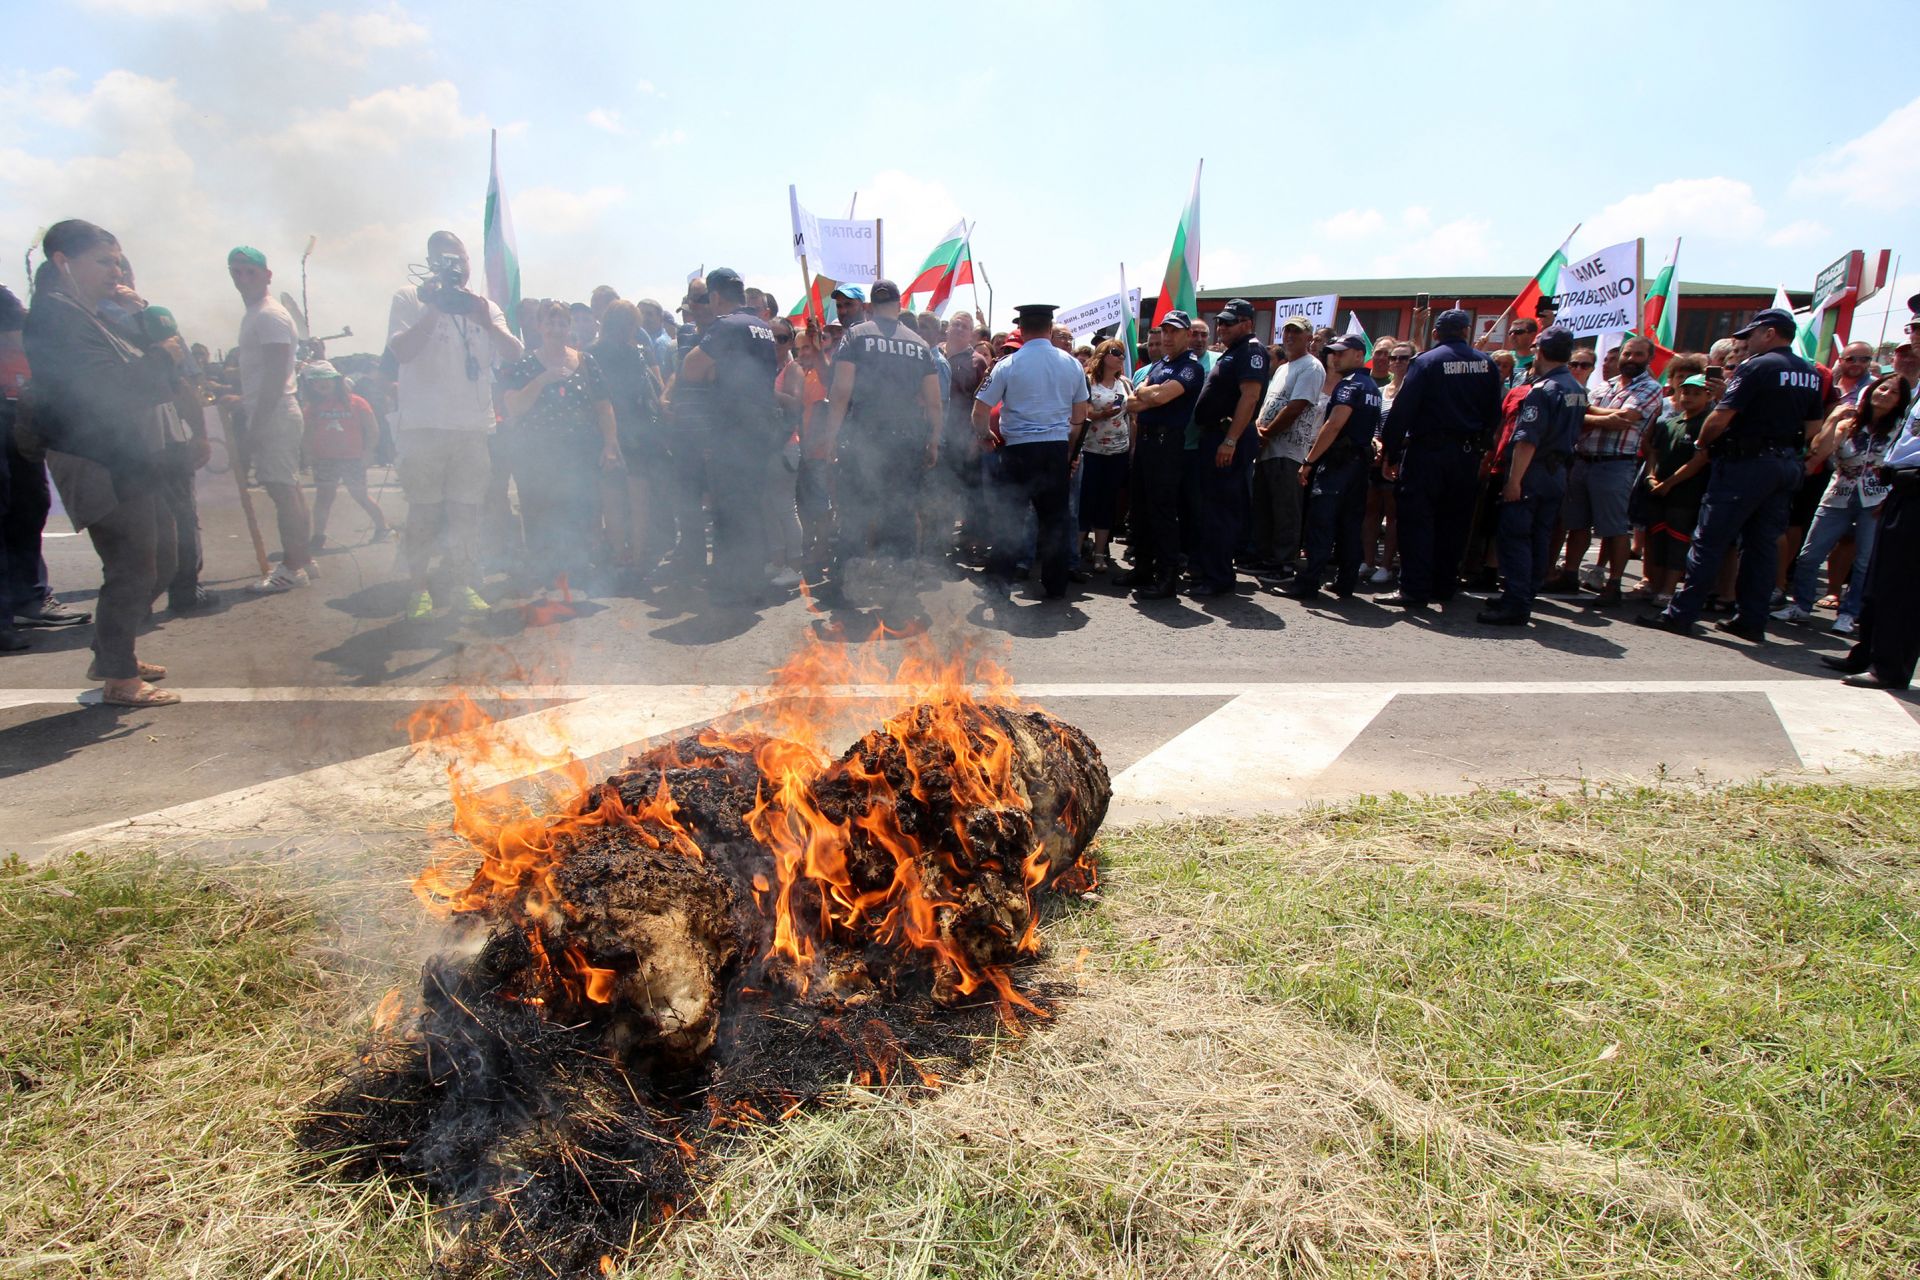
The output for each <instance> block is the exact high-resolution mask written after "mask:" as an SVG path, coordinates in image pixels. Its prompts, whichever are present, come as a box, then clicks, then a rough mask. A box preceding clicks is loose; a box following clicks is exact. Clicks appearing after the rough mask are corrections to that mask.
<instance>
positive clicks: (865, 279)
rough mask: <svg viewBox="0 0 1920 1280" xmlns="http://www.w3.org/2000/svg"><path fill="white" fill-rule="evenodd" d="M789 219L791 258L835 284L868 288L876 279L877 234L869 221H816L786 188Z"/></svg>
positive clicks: (878, 233) (859, 219) (797, 194)
mask: <svg viewBox="0 0 1920 1280" xmlns="http://www.w3.org/2000/svg"><path fill="white" fill-rule="evenodd" d="M787 204H788V206H789V208H790V210H791V212H792V215H793V257H794V261H796V262H798V261H800V259H801V258H802V257H805V259H806V261H807V265H808V266H809V267H810V268H812V269H813V271H815V272H816V273H818V274H819V275H823V276H825V277H826V278H827V279H829V280H832V281H835V282H836V283H839V284H859V285H868V284H872V283H873V282H874V281H875V280H877V279H878V278H879V276H880V268H879V257H880V232H879V229H878V227H877V226H876V224H875V221H874V220H873V219H871V218H864V219H861V218H816V217H814V216H813V214H812V213H810V212H808V211H807V209H806V208H805V207H804V206H802V205H801V203H800V195H799V193H798V192H797V191H796V190H795V189H794V188H793V187H791V186H789V187H788V188H787Z"/></svg>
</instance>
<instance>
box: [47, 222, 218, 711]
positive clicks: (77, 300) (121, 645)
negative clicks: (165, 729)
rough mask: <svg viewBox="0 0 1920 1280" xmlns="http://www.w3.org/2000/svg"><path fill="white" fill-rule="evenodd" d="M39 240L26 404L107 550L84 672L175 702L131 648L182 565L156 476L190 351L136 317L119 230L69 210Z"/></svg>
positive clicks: (156, 671) (68, 498) (120, 690)
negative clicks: (180, 366)
mask: <svg viewBox="0 0 1920 1280" xmlns="http://www.w3.org/2000/svg"><path fill="white" fill-rule="evenodd" d="M42 249H43V251H44V253H45V255H46V260H45V261H44V262H42V263H41V264H40V268H39V270H38V271H37V272H35V274H34V279H33V305H32V306H31V308H30V309H29V310H28V312H27V325H26V332H25V334H24V338H25V343H26V349H27V361H28V363H29V364H30V365H31V366H32V370H33V373H32V382H31V384H30V403H31V411H32V414H33V424H34V431H35V432H36V434H37V435H38V437H39V438H40V439H41V440H43V441H44V442H45V443H46V447H47V469H48V471H50V472H51V473H52V474H53V482H54V485H55V487H57V488H58V489H59V490H60V499H61V502H62V503H63V504H65V506H66V509H67V513H68V514H69V515H70V516H71V517H72V518H73V523H74V526H75V527H76V528H78V529H81V530H83V531H84V532H85V533H86V534H87V536H88V537H89V538H90V539H91V540H92V541H93V547H94V550H95V551H96V552H98V553H99V556H100V567H101V570H102V581H101V584H100V602H99V605H98V607H97V608H96V610H95V613H94V636H93V652H94V660H93V666H92V668H91V669H90V670H89V671H88V672H87V675H88V678H89V679H94V680H103V681H105V682H106V691H105V695H104V697H103V698H102V701H104V702H106V703H108V704H111V705H115V706H127V707H158V706H167V705H169V704H171V703H175V702H178V701H180V695H178V694H176V693H169V692H167V691H165V690H161V689H156V688H154V687H153V685H152V684H151V683H149V682H150V681H154V680H158V679H160V678H162V677H163V676H165V675H166V674H167V672H166V668H164V667H157V666H154V665H152V664H151V663H145V662H141V661H139V659H137V658H136V657H135V656H134V651H133V647H134V636H135V634H136V633H137V632H138V631H139V629H140V627H141V626H142V625H143V624H144V623H145V622H146V620H147V615H148V613H149V611H150V610H151V609H152V607H153V601H154V597H155V596H156V595H157V594H158V593H159V591H160V589H161V588H162V587H163V586H164V585H165V584H166V583H167V582H168V581H169V580H170V579H172V577H173V573H174V557H175V535H174V530H173V517H172V514H171V512H170V510H169V509H168V507H167V505H166V504H165V503H163V502H161V501H160V500H159V498H158V496H157V485H158V468H159V466H160V462H161V458H162V451H163V449H164V447H165V443H166V436H165V422H164V416H163V413H162V410H161V406H163V405H166V404H168V403H169V402H171V401H172V399H173V397H174V394H175V391H176V383H175V368H176V362H177V361H178V360H180V359H182V358H184V355H185V352H184V350H183V348H182V347H181V344H180V339H179V338H178V337H177V336H176V337H170V338H159V337H158V331H157V330H156V329H153V328H149V327H146V326H142V325H140V324H139V323H138V322H139V316H140V312H142V311H144V309H145V306H146V304H145V303H144V302H142V301H141V300H140V298H139V297H138V296H136V295H135V294H134V293H133V291H132V290H131V289H129V288H127V287H126V285H125V284H124V283H123V282H122V276H121V259H120V244H119V241H117V240H115V239H114V237H113V236H112V235H111V234H109V233H108V232H106V231H103V230H102V229H100V228H99V227H96V226H94V225H93V224H92V223H90V222H82V221H80V220H79V219H77V218H75V219H68V220H67V221H65V222H59V223H56V224H54V226H52V227H51V228H49V229H48V231H47V234H46V239H45V241H44V242H43V243H42ZM109 298H113V299H115V300H117V301H119V302H120V303H121V304H122V305H123V306H125V307H127V308H128V309H129V310H131V311H132V312H133V313H134V321H135V324H134V328H135V329H136V330H137V331H140V332H143V333H148V334H153V335H154V337H153V338H150V339H147V340H145V341H143V342H142V343H135V342H130V341H128V340H127V339H126V338H124V337H122V336H121V335H119V334H117V333H115V332H114V331H113V330H112V329H110V328H108V326H107V325H106V324H105V323H103V322H102V321H101V319H100V317H99V315H98V314H97V311H98V308H99V305H100V304H101V303H102V302H104V301H106V300H107V299H109Z"/></svg>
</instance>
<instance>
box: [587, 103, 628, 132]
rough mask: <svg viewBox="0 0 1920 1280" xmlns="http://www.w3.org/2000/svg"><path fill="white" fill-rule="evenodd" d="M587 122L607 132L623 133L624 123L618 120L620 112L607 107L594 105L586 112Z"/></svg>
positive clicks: (624, 129) (625, 129) (624, 130)
mask: <svg viewBox="0 0 1920 1280" xmlns="http://www.w3.org/2000/svg"><path fill="white" fill-rule="evenodd" d="M586 120H587V123H588V124H590V125H592V126H593V127H594V128H596V129H601V130H604V131H606V132H607V133H625V132H626V131H627V127H626V125H624V124H622V123H621V122H620V113H619V112H618V111H613V110H610V109H609V108H607V107H595V108H594V109H593V110H591V111H589V112H587V116H586Z"/></svg>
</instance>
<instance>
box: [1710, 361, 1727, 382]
mask: <svg viewBox="0 0 1920 1280" xmlns="http://www.w3.org/2000/svg"><path fill="white" fill-rule="evenodd" d="M1726 376H1727V371H1726V370H1725V369H1722V368H1721V367H1720V366H1719V365H1717V364H1710V365H1708V366H1707V380H1708V381H1709V382H1711V381H1713V379H1715V378H1724V377H1726Z"/></svg>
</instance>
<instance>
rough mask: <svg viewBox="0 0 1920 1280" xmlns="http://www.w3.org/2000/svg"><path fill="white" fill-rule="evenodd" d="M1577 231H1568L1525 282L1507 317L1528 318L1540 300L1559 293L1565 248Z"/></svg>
mask: <svg viewBox="0 0 1920 1280" xmlns="http://www.w3.org/2000/svg"><path fill="white" fill-rule="evenodd" d="M1579 229H1580V228H1578V227H1575V228H1574V229H1573V231H1569V232H1568V233H1567V238H1566V239H1565V240H1562V241H1561V242H1560V247H1559V248H1558V249H1555V250H1554V251H1553V255H1552V256H1551V257H1549V258H1548V259H1547V260H1546V262H1545V263H1544V264H1543V265H1542V266H1541V268H1540V270H1538V271H1536V272H1535V273H1534V276H1533V279H1531V280H1529V281H1527V287H1526V288H1524V289H1522V290H1521V291H1520V296H1519V297H1517V298H1515V299H1514V300H1513V305H1512V306H1511V307H1508V308H1507V314H1508V315H1510V316H1529V317H1530V316H1532V315H1533V308H1534V306H1535V304H1537V303H1538V302H1539V301H1540V299H1542V298H1551V297H1553V296H1555V295H1556V294H1558V293H1559V292H1560V268H1562V267H1564V266H1566V265H1567V246H1568V245H1570V244H1572V243H1573V235H1574V232H1575V231H1578V230H1579Z"/></svg>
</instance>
